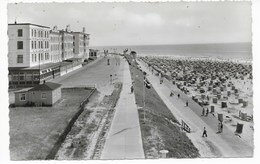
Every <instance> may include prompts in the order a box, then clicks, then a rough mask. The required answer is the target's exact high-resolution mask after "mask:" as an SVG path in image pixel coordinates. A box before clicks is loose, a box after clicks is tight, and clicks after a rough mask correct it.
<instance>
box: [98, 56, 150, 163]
mask: <svg viewBox="0 0 260 164" xmlns="http://www.w3.org/2000/svg"><path fill="white" fill-rule="evenodd" d="M123 64H124V76H123V87H122V91H121V94H120V98H119V100H118V104H117V106H116V109H115V115H114V118H113V121H112V124H111V127H110V130H109V133H108V137H107V139H106V142H105V146H104V149H103V152H102V155H101V159H144V158H145V156H144V151H143V145H142V136H141V130H140V124H139V118H138V111H137V106H136V104H135V97H134V93H131V91H130V87H131V85H132V80H131V75H130V70H129V65H128V64H127V62H125V61H124V62H123Z"/></svg>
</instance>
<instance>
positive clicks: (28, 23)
mask: <svg viewBox="0 0 260 164" xmlns="http://www.w3.org/2000/svg"><path fill="white" fill-rule="evenodd" d="M8 25H32V26H38V27H42V28H50V27H47V26H42V25H38V24H32V23H11V24H8Z"/></svg>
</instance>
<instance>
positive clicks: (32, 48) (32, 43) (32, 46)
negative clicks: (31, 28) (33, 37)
mask: <svg viewBox="0 0 260 164" xmlns="http://www.w3.org/2000/svg"><path fill="white" fill-rule="evenodd" d="M32 49H33V41H32Z"/></svg>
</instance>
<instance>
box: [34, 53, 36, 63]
mask: <svg viewBox="0 0 260 164" xmlns="http://www.w3.org/2000/svg"><path fill="white" fill-rule="evenodd" d="M34 61H35V62H36V61H37V55H36V54H34Z"/></svg>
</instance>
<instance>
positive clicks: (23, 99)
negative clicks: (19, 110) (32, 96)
mask: <svg viewBox="0 0 260 164" xmlns="http://www.w3.org/2000/svg"><path fill="white" fill-rule="evenodd" d="M25 100H26V96H25V93H21V94H20V101H25Z"/></svg>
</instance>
